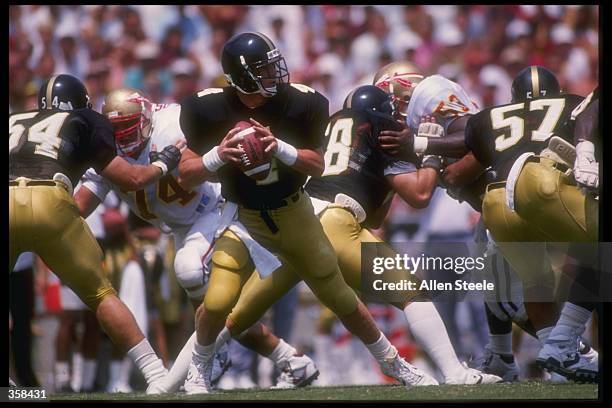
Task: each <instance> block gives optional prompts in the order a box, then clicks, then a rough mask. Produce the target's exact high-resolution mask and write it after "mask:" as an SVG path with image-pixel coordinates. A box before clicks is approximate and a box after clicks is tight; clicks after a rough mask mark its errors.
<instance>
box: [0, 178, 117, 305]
mask: <svg viewBox="0 0 612 408" xmlns="http://www.w3.org/2000/svg"><path fill="white" fill-rule="evenodd" d="M44 183H46V184H47V185H44ZM14 184H18V185H14ZM28 184H29V185H28ZM41 184H42V185H41ZM26 251H32V252H34V253H36V254H38V256H40V257H41V258H42V260H43V261H44V262H45V263H46V264H47V265H48V266H49V268H50V269H51V270H52V271H53V272H54V273H55V274H56V275H57V276H58V277H59V278H60V280H61V281H62V283H64V284H65V285H67V286H69V287H70V288H71V289H72V290H73V291H74V292H75V293H76V294H77V295H78V296H79V298H81V300H82V301H83V302H84V303H85V304H86V305H87V306H89V307H90V308H91V309H92V310H96V308H97V307H98V304H99V303H100V301H101V300H102V299H103V298H104V297H105V296H107V295H110V294H116V292H115V290H114V289H113V287H112V286H111V284H110V282H109V280H108V279H107V278H106V276H105V273H104V270H103V266H102V260H103V256H102V250H101V249H100V246H99V245H98V242H97V241H96V239H95V238H94V236H93V234H92V232H91V230H90V229H89V227H88V226H87V223H86V222H85V220H84V219H83V218H82V217H81V216H80V215H79V210H78V208H77V206H76V204H75V202H74V199H73V198H72V197H71V196H70V195H69V194H68V192H67V191H66V190H65V189H64V188H63V187H60V186H59V185H56V184H55V182H53V181H28V180H27V179H24V178H19V179H17V181H15V182H10V183H9V252H10V255H9V271H12V270H13V267H14V265H15V262H16V260H17V257H18V256H19V254H21V253H22V252H26Z"/></svg>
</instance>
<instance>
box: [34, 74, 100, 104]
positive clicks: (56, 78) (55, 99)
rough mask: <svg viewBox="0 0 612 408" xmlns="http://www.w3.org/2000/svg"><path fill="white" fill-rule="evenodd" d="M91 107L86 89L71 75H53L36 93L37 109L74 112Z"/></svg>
mask: <svg viewBox="0 0 612 408" xmlns="http://www.w3.org/2000/svg"><path fill="white" fill-rule="evenodd" d="M91 107H92V105H91V103H90V102H89V94H88V93H87V88H85V85H84V84H83V83H82V82H81V81H79V80H78V79H77V78H75V77H73V76H72V75H68V74H60V75H53V76H52V77H51V78H49V79H47V80H46V81H45V82H44V83H43V84H42V86H41V87H40V90H39V91H38V109H59V110H74V109H83V108H90V109H91Z"/></svg>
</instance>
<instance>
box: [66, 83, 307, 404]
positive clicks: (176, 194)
mask: <svg viewBox="0 0 612 408" xmlns="http://www.w3.org/2000/svg"><path fill="white" fill-rule="evenodd" d="M180 111H181V106H180V105H179V104H154V103H152V102H151V101H149V100H148V99H147V98H146V97H145V96H143V95H142V93H141V92H139V91H137V90H135V89H131V88H122V89H118V90H115V91H112V92H110V93H108V94H107V95H106V97H105V100H104V105H103V107H102V112H103V114H104V115H106V116H107V117H108V118H109V119H110V121H111V123H112V126H113V131H114V136H115V141H116V145H117V151H118V154H119V155H120V156H121V157H123V158H125V160H127V161H128V162H130V163H138V164H144V163H148V162H149V160H151V161H154V160H155V157H157V155H158V154H159V152H158V150H159V149H165V147H166V146H173V145H176V144H180V142H181V141H183V140H184V138H185V136H184V135H183V132H182V131H181V128H180V126H179V116H180ZM177 178H178V169H175V170H173V171H171V172H169V173H168V174H166V175H165V176H164V177H162V178H161V179H159V181H158V182H157V183H153V184H151V185H149V186H147V187H146V188H144V189H140V190H137V191H132V192H130V191H125V190H123V189H121V187H120V186H118V185H117V184H115V183H113V182H112V181H111V180H108V179H107V178H106V177H102V176H101V175H99V174H98V173H96V171H95V170H94V169H89V170H88V171H87V172H86V173H85V176H84V179H83V185H82V188H80V189H79V190H78V191H77V193H76V195H75V199H76V202H77V204H78V206H79V208H80V210H81V213H82V214H83V215H84V216H87V215H89V214H90V213H91V212H92V211H93V210H94V209H95V208H96V207H97V206H98V205H99V204H100V203H101V202H102V201H103V200H104V198H105V197H106V195H107V194H108V193H109V192H110V191H111V190H112V191H114V192H115V193H117V195H118V196H119V197H120V198H121V199H122V200H123V201H125V202H126V203H127V204H128V205H129V206H130V208H131V209H132V211H133V212H134V213H135V214H137V215H138V216H139V217H140V218H142V219H143V220H145V221H147V222H149V223H150V224H152V225H155V226H157V227H158V228H160V229H161V230H163V231H165V232H166V233H170V232H171V233H172V235H173V236H174V239H175V247H176V248H177V252H176V256H175V258H174V270H175V274H176V277H177V280H178V281H179V284H180V285H181V286H182V287H183V288H184V290H185V291H186V293H187V295H188V297H189V299H190V302H191V303H192V305H193V306H194V308H196V309H197V307H198V306H199V305H200V304H201V302H202V299H203V297H204V293H205V291H206V285H205V282H206V279H207V276H206V275H207V274H208V271H205V270H206V269H207V268H208V266H207V265H208V264H209V262H210V257H211V255H212V245H213V242H214V240H215V238H216V236H217V235H218V231H223V230H225V229H226V228H229V229H230V230H232V231H234V232H235V233H236V234H239V235H240V236H241V237H242V239H245V240H247V239H249V236H248V233H247V232H246V231H245V230H244V227H242V226H241V225H240V224H239V223H238V222H233V220H234V215H235V212H236V206H235V205H233V204H229V203H225V201H224V200H223V199H222V197H221V194H220V185H219V183H209V182H205V183H202V184H199V185H197V186H195V187H194V188H192V189H190V190H185V189H183V188H182V187H181V186H180V185H179V183H178V181H177ZM248 242H249V252H250V256H251V257H252V258H254V259H257V260H258V262H257V266H258V267H259V268H260V269H262V270H264V272H265V268H270V266H267V264H271V265H274V263H275V262H278V261H276V260H275V258H274V257H273V256H272V255H271V254H269V253H268V252H267V250H265V249H264V248H263V247H261V246H259V245H258V244H257V243H256V242H254V241H253V240H252V239H251V240H249V241H248ZM272 267H273V266H272ZM262 326H263V325H262ZM194 341H195V335H193V336H191V338H190V339H189V340H188V341H187V343H186V344H185V346H184V347H183V350H182V351H181V353H179V357H178V358H177V361H176V362H175V364H174V365H173V367H172V369H171V370H170V373H169V375H168V376H167V377H166V378H165V379H164V380H163V381H161V382H159V383H158V384H157V387H156V388H150V389H149V390H148V391H147V392H148V393H165V392H174V391H178V388H179V386H180V385H181V383H182V382H183V381H184V380H185V377H186V375H187V370H188V368H189V361H190V360H191V351H192V348H193V343H194ZM239 341H240V342H241V343H243V344H244V345H245V346H247V347H249V346H250V347H251V348H253V349H254V350H255V351H258V352H260V353H261V354H262V355H264V356H267V357H269V358H271V359H272V360H273V362H274V363H275V364H276V365H277V366H279V368H280V369H281V370H284V371H287V373H286V375H285V376H287V375H289V376H291V378H292V379H293V380H295V381H294V383H292V385H296V386H302V385H306V384H307V383H308V381H307V380H310V381H312V380H313V379H314V378H312V377H313V376H315V377H316V374H317V370H316V367H315V365H314V363H313V362H312V360H310V358H308V357H307V356H298V355H297V352H296V350H295V348H293V347H292V346H291V345H289V344H287V343H285V342H284V341H282V340H280V339H278V338H277V337H275V336H273V335H272V334H271V333H269V331H268V330H267V328H265V327H254V328H253V329H252V330H250V331H249V332H248V333H247V335H246V336H244V337H243V338H241V339H239ZM262 347H263V348H262ZM219 354H220V355H221V357H220V358H219V361H217V363H218V364H219V366H216V372H215V375H214V378H213V382H216V381H218V380H219V378H220V377H221V375H222V374H223V372H225V370H227V368H228V367H229V360H228V358H227V352H226V351H224V350H220V352H219ZM301 375H303V376H304V378H302V377H300V376H301ZM289 385H290V384H286V385H285V386H287V387H288V386H289Z"/></svg>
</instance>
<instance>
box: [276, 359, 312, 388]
mask: <svg viewBox="0 0 612 408" xmlns="http://www.w3.org/2000/svg"><path fill="white" fill-rule="evenodd" d="M318 376H319V370H318V369H317V366H316V365H315V363H314V361H312V360H311V359H310V357H308V356H306V355H303V356H292V357H291V358H290V359H289V360H288V361H287V365H286V367H285V368H283V370H282V371H281V373H280V375H279V376H278V378H277V380H276V385H275V386H273V387H271V388H272V389H277V390H278V389H292V388H300V387H306V386H307V385H310V384H312V382H313V381H314V380H316V379H317V377H318Z"/></svg>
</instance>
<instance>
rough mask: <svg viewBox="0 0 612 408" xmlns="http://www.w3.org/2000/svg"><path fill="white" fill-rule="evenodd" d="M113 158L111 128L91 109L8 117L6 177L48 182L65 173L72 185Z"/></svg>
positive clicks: (51, 111) (26, 113) (22, 113)
mask: <svg viewBox="0 0 612 408" xmlns="http://www.w3.org/2000/svg"><path fill="white" fill-rule="evenodd" d="M116 156H117V153H116V150H115V139H114V137H113V128H112V125H111V123H110V122H109V121H108V119H107V118H106V117H104V116H103V115H101V114H99V113H98V112H96V111H94V110H92V109H78V110H74V111H60V110H47V109H42V110H33V111H28V112H21V113H13V114H10V115H9V177H11V178H16V177H21V176H23V177H28V178H32V179H37V180H49V179H52V178H53V175H54V174H55V173H63V174H65V175H66V176H67V177H68V178H69V179H70V181H71V182H72V185H73V186H76V184H77V183H78V181H79V179H80V178H81V176H82V175H83V173H85V171H86V170H87V169H88V168H90V167H93V168H94V169H95V170H96V171H97V172H98V173H99V172H101V171H102V170H104V168H105V167H106V166H107V165H108V163H110V162H111V160H113V159H114V158H115V157H116Z"/></svg>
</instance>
